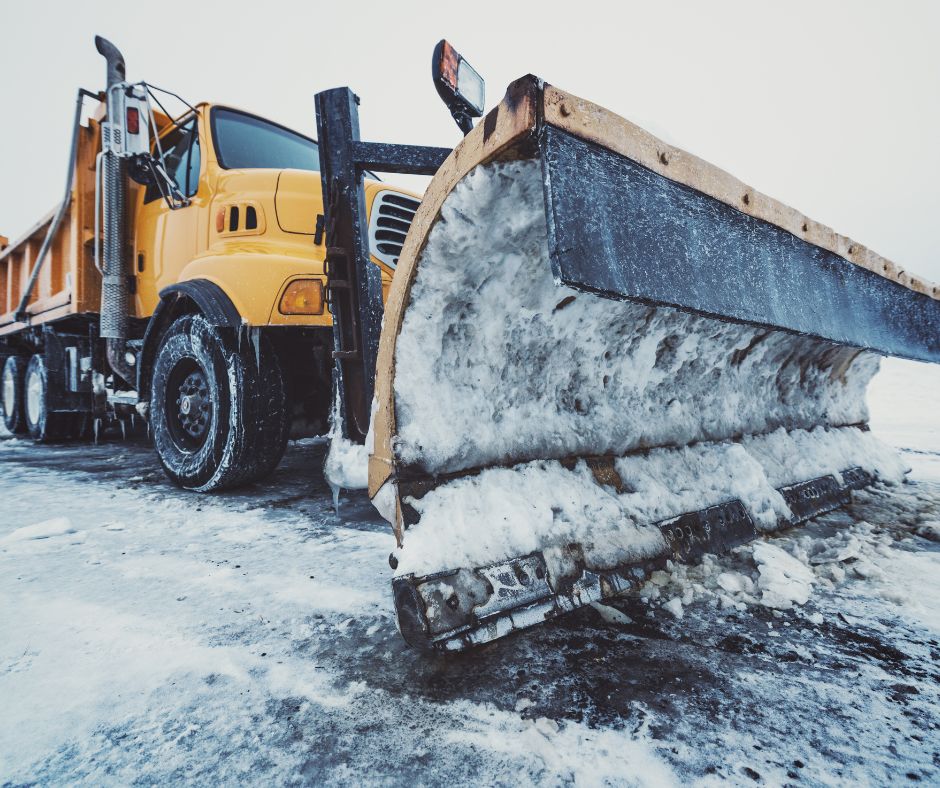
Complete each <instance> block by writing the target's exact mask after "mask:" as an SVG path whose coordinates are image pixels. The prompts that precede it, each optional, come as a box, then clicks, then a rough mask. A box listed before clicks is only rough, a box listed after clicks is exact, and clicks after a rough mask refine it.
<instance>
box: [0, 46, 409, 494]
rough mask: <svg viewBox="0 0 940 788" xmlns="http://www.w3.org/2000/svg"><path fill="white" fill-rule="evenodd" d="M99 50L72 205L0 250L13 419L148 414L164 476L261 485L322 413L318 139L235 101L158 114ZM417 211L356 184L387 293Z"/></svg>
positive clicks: (46, 428)
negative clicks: (102, 73) (99, 82)
mask: <svg viewBox="0 0 940 788" xmlns="http://www.w3.org/2000/svg"><path fill="white" fill-rule="evenodd" d="M98 45H99V50H100V51H101V52H102V54H104V55H105V56H106V57H107V58H108V75H109V86H111V87H109V90H108V92H107V93H106V94H92V93H90V92H88V91H80V92H79V95H78V99H77V106H76V117H75V126H74V140H73V144H72V155H71V160H70V164H69V176H68V184H67V188H66V195H65V199H64V201H63V203H62V204H61V205H60V206H59V208H58V210H57V211H54V212H53V213H52V214H50V215H48V216H46V217H44V218H43V219H42V220H41V221H40V222H38V223H37V224H36V225H35V226H34V227H33V228H32V229H31V230H29V232H27V233H26V235H25V236H24V237H22V238H21V239H19V240H17V241H15V242H13V243H12V244H9V245H6V244H5V243H4V246H3V248H2V251H0V353H2V355H3V356H4V357H5V360H4V363H3V373H2V374H3V378H2V383H3V389H2V393H3V412H4V416H5V422H6V426H7V428H8V429H9V430H11V431H12V432H14V433H27V432H28V433H29V434H30V435H31V436H32V437H33V438H34V439H36V440H40V441H52V440H61V439H67V438H78V437H82V436H87V435H88V434H89V432H90V431H91V430H92V429H93V428H94V425H95V424H96V423H101V422H102V421H103V420H107V419H110V418H115V417H122V416H127V415H128V414H135V413H136V412H140V413H142V414H143V415H144V416H146V417H147V419H148V421H149V423H150V425H151V430H152V436H153V440H154V443H155V446H156V448H157V452H158V454H159V456H160V460H161V462H162V463H163V466H164V468H165V469H166V471H167V473H168V474H169V475H170V477H171V478H172V479H173V480H174V481H175V482H177V483H179V484H181V485H183V486H185V487H189V488H193V489H199V490H212V489H219V488H222V487H227V486H232V485H233V484H237V483H243V482H247V481H250V480H252V479H256V478H259V477H260V476H262V475H264V474H265V473H266V472H268V471H270V470H271V469H272V468H273V467H274V466H275V465H276V464H277V462H278V461H279V459H280V457H281V455H282V453H283V451H284V447H285V443H286V440H287V438H288V434H289V430H290V429H291V427H292V425H293V427H294V429H295V430H298V429H306V430H308V431H315V432H322V431H324V429H325V427H326V422H327V416H328V413H329V403H330V399H331V383H330V380H331V367H332V359H331V352H332V349H333V333H332V332H333V329H332V317H331V315H330V313H329V310H328V309H327V306H326V300H325V272H324V260H325V257H326V247H325V243H324V237H325V236H324V229H323V208H322V197H321V194H322V192H321V186H320V175H319V169H320V165H319V158H318V150H317V143H316V142H315V141H314V140H312V139H310V138H308V137H305V136H303V135H301V134H298V133H296V132H294V131H291V130H290V129H287V128H284V127H283V126H280V125H278V124H276V123H273V122H271V121H268V120H265V119H263V118H260V117H257V116H255V115H252V114H250V113H247V112H243V111H241V110H237V109H234V108H231V107H224V106H218V105H213V104H197V105H195V106H193V107H191V108H189V109H188V110H187V111H186V112H184V113H183V114H182V115H181V116H180V117H175V118H170V117H169V116H168V115H166V114H164V113H162V112H160V111H159V110H154V109H151V106H150V105H151V101H148V100H147V99H148V98H149V97H148V95H147V93H148V90H149V87H147V86H137V87H130V86H128V85H127V83H125V82H124V73H123V71H124V65H123V59H122V58H121V56H120V54H119V53H118V52H117V51H116V50H115V49H114V48H113V47H111V46H110V45H109V44H108V43H107V42H106V41H104V40H101V39H99V41H98ZM115 85H117V86H120V87H118V88H117V89H114V87H113V86H115ZM109 106H110V110H111V111H110V112H109ZM83 109H84V111H85V113H86V114H87V113H88V111H89V110H90V113H91V117H90V118H89V119H87V122H85V123H82V122H81V119H82V112H83ZM118 136H123V137H124V140H123V145H118V144H115V145H114V150H111V149H109V144H110V143H111V141H112V139H113V138H115V137H118ZM135 136H137V137H141V138H142V140H143V141H142V143H137V145H136V148H135V141H134V140H133V138H134V137H135ZM135 150H136V151H137V153H136V154H135V153H134V151H135ZM417 207H418V201H417V200H416V199H414V197H413V196H411V195H409V194H407V193H404V192H401V191H397V190H394V189H391V188H389V187H387V186H385V185H383V184H381V183H378V182H376V181H368V182H367V183H366V186H365V209H366V211H367V212H368V213H369V215H370V216H371V217H372V219H373V221H372V224H371V225H370V228H369V230H370V233H371V239H372V249H373V251H372V255H371V259H372V262H373V263H374V264H375V267H376V271H377V272H381V282H382V287H383V289H387V287H388V284H389V282H390V280H391V276H392V273H393V271H394V267H395V263H396V260H397V256H398V253H399V252H400V249H401V245H402V243H403V241H404V238H405V234H406V232H407V230H408V225H409V223H410V220H411V217H412V216H413V215H414V212H415V210H416V209H417Z"/></svg>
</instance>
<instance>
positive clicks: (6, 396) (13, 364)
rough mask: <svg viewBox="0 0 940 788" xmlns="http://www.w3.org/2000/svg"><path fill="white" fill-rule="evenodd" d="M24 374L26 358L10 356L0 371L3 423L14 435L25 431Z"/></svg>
mask: <svg viewBox="0 0 940 788" xmlns="http://www.w3.org/2000/svg"><path fill="white" fill-rule="evenodd" d="M25 376H26V359H24V358H23V357H22V356H10V357H9V358H7V360H6V361H5V362H4V364H3V372H2V373H0V407H2V408H3V424H4V426H5V427H6V428H7V429H8V430H9V431H10V432H12V433H13V434H14V435H22V434H23V433H25V432H26V409H25V407H24V405H23V392H24V389H23V378H24V377H25Z"/></svg>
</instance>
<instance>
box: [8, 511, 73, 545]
mask: <svg viewBox="0 0 940 788" xmlns="http://www.w3.org/2000/svg"><path fill="white" fill-rule="evenodd" d="M74 533H75V529H74V528H73V527H72V521H71V520H69V518H68V517H53V518H52V519H51V520H43V521H42V522H41V523H34V524H33V525H26V526H23V527H22V528H17V529H16V530H15V531H11V532H10V533H8V534H7V535H6V536H4V537H3V538H2V539H0V543H2V544H10V543H13V542H25V541H29V540H31V539H49V538H50V537H52V536H62V535H63V534H74Z"/></svg>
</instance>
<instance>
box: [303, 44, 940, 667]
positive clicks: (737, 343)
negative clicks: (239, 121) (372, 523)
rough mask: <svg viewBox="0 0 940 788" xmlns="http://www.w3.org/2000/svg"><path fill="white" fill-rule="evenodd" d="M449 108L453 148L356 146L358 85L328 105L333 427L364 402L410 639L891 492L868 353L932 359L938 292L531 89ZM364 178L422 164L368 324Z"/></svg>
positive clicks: (418, 640) (552, 94)
mask: <svg viewBox="0 0 940 788" xmlns="http://www.w3.org/2000/svg"><path fill="white" fill-rule="evenodd" d="M457 57H458V58H459V56H457ZM457 65H458V69H452V71H453V72H454V76H453V79H452V82H453V83H455V84H456V83H458V82H459V79H458V77H457V76H456V74H457V71H459V60H458V61H457ZM438 73H440V72H438ZM474 74H475V72H474ZM464 77H465V79H471V78H472V75H471V74H470V73H469V72H468V71H467V69H464ZM467 92H470V91H467ZM481 109H482V107H481ZM453 114H454V116H455V119H457V121H458V123H459V124H460V125H461V128H463V129H464V130H465V131H467V135H466V137H465V138H464V140H463V141H462V142H461V144H460V145H458V146H457V147H456V148H455V149H454V151H453V152H448V151H446V150H440V149H428V148H413V147H410V146H386V145H380V144H376V143H363V142H361V141H360V140H359V135H358V123H357V118H356V99H355V97H354V96H353V95H352V93H351V92H350V91H348V90H347V89H345V88H344V89H339V90H333V91H327V92H325V93H321V94H318V96H317V123H318V130H319V134H320V145H321V149H322V152H321V156H322V158H323V162H322V165H321V166H322V170H323V196H324V206H325V211H326V221H327V228H328V241H327V243H328V246H329V250H328V277H329V282H330V284H329V285H328V292H329V294H330V306H331V309H332V310H333V315H334V335H335V341H336V351H335V353H334V355H335V357H336V359H337V366H338V368H339V371H340V375H339V376H337V377H338V379H339V394H340V395H341V397H342V402H343V406H344V409H345V412H344V415H345V419H344V426H345V428H346V430H347V435H348V437H350V438H354V439H358V440H360V441H362V440H363V439H364V438H365V435H366V433H367V431H368V430H369V417H370V410H371V409H372V408H373V407H374V409H375V413H374V423H373V429H374V447H373V448H372V450H371V455H370V460H369V495H370V497H371V498H372V500H373V502H374V503H376V506H377V507H378V508H379V510H380V511H381V512H382V513H383V515H384V516H386V517H387V519H389V520H390V521H391V524H392V527H393V529H394V531H395V535H396V538H397V542H398V549H397V550H396V553H395V554H394V556H393V559H394V560H393V561H392V564H393V568H395V569H396V575H395V578H394V580H393V591H394V595H395V606H396V610H397V614H398V623H399V628H400V630H401V632H402V635H403V636H404V638H405V639H406V640H407V641H408V642H409V643H410V644H412V645H413V646H416V647H419V648H425V649H435V650H441V651H459V650H462V649H465V648H468V647H471V646H474V645H478V644H481V643H486V642H488V641H492V640H494V639H496V638H499V637H502V636H503V635H506V634H508V633H510V632H513V631H515V630H519V629H523V628H525V627H529V626H533V625H535V624H538V623H541V622H544V621H546V620H549V619H552V618H554V617H556V616H558V615H561V614H563V613H566V612H569V611H571V610H573V609H575V608H577V607H580V606H582V605H586V604H589V603H591V602H595V601H599V600H602V599H606V598H609V597H613V596H616V595H618V594H623V593H627V592H636V591H637V590H638V589H639V588H640V587H641V586H642V584H643V582H644V580H645V578H647V577H648V576H649V574H650V572H652V571H654V570H656V569H661V568H663V567H665V566H666V564H667V561H669V560H670V559H673V560H682V561H688V560H697V559H699V558H701V557H702V556H703V555H704V554H706V553H717V552H721V551H724V550H728V549H731V548H733V547H734V546H736V545H739V544H742V543H744V542H746V541H748V540H752V539H755V538H757V537H760V536H764V535H768V534H772V533H774V532H775V531H777V530H779V529H781V528H786V527H790V526H793V525H796V524H798V523H801V522H804V521H805V520H807V519H810V518H813V517H816V516H818V515H819V514H822V513H824V512H827V511H830V510H832V509H834V508H836V507H838V506H841V505H843V504H845V503H846V502H848V501H849V499H850V495H851V492H852V491H853V490H857V489H860V488H862V487H865V486H867V485H869V484H871V483H873V482H876V481H885V482H889V483H890V482H895V481H899V480H900V479H902V478H903V472H904V471H903V463H901V461H900V460H899V459H898V458H897V455H896V454H895V453H893V451H891V450H890V449H888V448H887V447H884V446H883V444H880V443H879V442H878V441H877V439H875V438H874V437H873V436H872V435H871V434H870V432H869V431H868V428H867V420H868V413H867V406H866V403H865V389H866V386H867V384H868V382H869V381H870V380H871V378H872V377H873V376H874V374H875V373H876V372H877V369H878V363H879V358H880V357H881V356H883V355H893V356H899V357H904V358H908V359H915V360H921V361H928V362H934V363H940V287H937V286H935V285H933V284H931V283H929V282H925V281H923V280H921V279H919V278H917V277H915V276H913V275H911V274H909V273H907V272H905V271H903V270H902V269H900V268H899V267H898V266H896V265H895V264H894V263H892V262H890V261H889V260H886V259H885V258H883V257H881V256H880V255H877V254H876V253H874V252H873V251H871V250H869V249H867V248H865V247H864V246H863V245H861V244H859V243H856V242H854V241H852V240H851V239H849V238H846V237H845V236H842V235H839V234H837V233H835V232H834V231H832V230H831V229H830V228H828V227H825V226H823V225H821V224H819V223H817V222H814V221H812V220H811V219H809V218H808V217H806V216H804V215H803V214H801V213H799V212H798V211H796V210H794V209H792V208H789V207H787V206H785V205H783V204H782V203H779V202H778V201H776V200H774V199H772V198H770V197H768V196H766V195H763V194H761V193H760V192H758V191H756V190H754V189H753V188H751V187H749V186H747V185H746V184H743V183H741V182H740V181H738V180H737V179H735V178H734V177H732V176H731V175H729V174H728V173H725V172H723V171H722V170H719V169H718V168H717V167H714V166H713V165H711V164H709V163H707V162H704V161H702V160H700V159H698V158H696V157H694V156H692V155H690V154H688V153H686V152H684V151H682V150H680V149H678V148H675V147H673V146H670V145H668V144H666V143H664V142H662V141H661V140H658V139H657V138H655V137H653V136H652V135H651V134H649V133H647V132H645V131H644V130H643V129H641V128H639V127H637V126H635V125H634V124H632V123H630V122H629V121H626V120H625V119H623V118H620V117H618V116H617V115H615V114H614V113H612V112H610V111H608V110H606V109H604V108H603V107H600V106H598V105H595V104H592V103H591V102H589V101H586V100H584V99H581V98H579V97H577V96H574V95H572V94H569V93H566V92H564V91H562V90H560V89H558V88H555V87H554V86H552V85H548V84H546V83H544V82H543V81H542V80H540V79H538V78H536V77H533V76H531V75H530V76H526V77H523V78H521V79H519V80H517V81H516V82H514V83H512V84H511V85H510V86H509V88H508V89H507V92H506V95H505V97H504V99H503V100H502V102H501V103H500V104H499V105H498V106H496V107H495V108H493V109H492V110H491V111H490V112H489V113H487V115H486V117H485V118H484V120H483V121H482V122H481V123H480V124H478V125H477V126H476V127H475V128H473V129H472V130H470V129H469V128H468V126H469V124H468V123H467V122H465V119H463V118H462V115H461V111H460V109H459V107H458V110H457V111H455V112H453ZM369 168H371V169H382V170H384V171H391V172H409V173H431V172H435V171H436V173H435V177H434V178H433V180H432V182H431V183H430V185H429V186H428V188H427V190H426V192H425V194H424V197H423V199H422V201H421V204H420V206H419V208H418V211H417V213H416V214H415V217H414V220H413V221H412V223H411V227H410V230H409V232H408V235H407V238H406V240H405V243H404V246H403V248H402V251H401V254H400V256H399V261H398V265H397V268H396V272H395V276H394V278H393V280H392V285H391V290H390V292H389V295H388V301H387V304H386V306H385V310H384V322H383V309H382V298H381V281H380V278H379V276H380V274H379V270H378V268H377V267H376V266H373V265H370V264H369V262H368V242H367V233H366V217H365V209H364V198H363V192H362V172H363V170H364V169H369ZM373 396H374V405H373V404H372V403H373Z"/></svg>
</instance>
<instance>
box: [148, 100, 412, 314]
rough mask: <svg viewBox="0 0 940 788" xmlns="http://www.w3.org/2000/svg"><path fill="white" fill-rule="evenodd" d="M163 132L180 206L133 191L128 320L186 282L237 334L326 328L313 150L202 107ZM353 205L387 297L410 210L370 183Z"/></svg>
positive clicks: (263, 125)
mask: <svg viewBox="0 0 940 788" xmlns="http://www.w3.org/2000/svg"><path fill="white" fill-rule="evenodd" d="M164 125H165V126H166V127H167V128H168V130H167V131H166V132H165V133H164V134H163V135H162V136H161V137H160V142H159V144H160V147H161V148H162V151H163V155H164V156H165V159H166V162H167V170H168V172H169V174H170V175H171V176H172V177H173V178H174V180H175V181H176V184H177V186H178V187H179V190H180V192H181V193H182V194H183V196H184V197H185V198H186V199H187V200H188V201H189V204H188V205H185V206H183V207H179V208H175V209H173V208H171V207H170V206H169V205H168V204H167V202H166V201H165V200H164V199H163V196H162V194H161V192H160V190H159V189H158V188H157V185H156V184H153V183H151V184H149V185H147V186H145V187H144V186H142V187H140V188H138V189H137V190H136V191H137V194H136V196H135V199H134V215H135V219H134V222H133V226H134V256H133V259H134V265H135V270H134V276H135V278H136V280H137V281H136V288H135V289H136V293H135V296H136V297H135V314H136V316H137V317H139V318H149V317H150V316H151V315H153V313H154V310H155V309H156V308H157V306H158V304H159V302H160V293H161V291H163V290H164V289H165V288H167V287H169V286H171V285H174V284H176V283H179V282H184V281H190V280H196V279H198V280H205V281H209V282H212V283H214V284H215V285H217V286H218V287H219V288H220V289H221V290H222V291H223V292H224V293H225V295H226V296H227V297H228V298H229V299H230V300H231V302H232V304H233V305H234V307H235V308H236V310H237V311H238V314H239V315H240V316H241V318H242V320H243V322H244V323H245V324H247V325H249V326H257V327H260V326H278V327H284V326H320V327H324V328H330V327H331V326H332V318H331V316H330V314H329V310H328V308H327V306H326V304H325V299H324V297H323V296H324V285H325V272H324V260H325V257H326V246H325V232H324V228H323V224H322V222H323V214H324V211H323V199H322V192H321V186H320V173H319V154H318V149H317V143H316V141H315V140H313V139H310V138H309V137H306V136H303V135H301V134H299V133H297V132H295V131H292V130H290V129H288V128H286V127H284V126H281V125H279V124H277V123H274V122H272V121H269V120H266V119H264V118H261V117H258V116H257V115H253V114H250V113H248V112H244V111H242V110H237V109H233V108H231V107H225V106H221V105H214V104H206V103H203V104H199V105H197V106H196V107H195V111H194V112H191V113H189V115H187V116H184V117H183V118H181V119H179V120H178V121H175V122H169V120H168V119H167V121H166V123H165V124H164ZM365 194H366V209H367V211H368V212H369V214H370V227H369V231H370V246H371V252H372V254H371V257H372V262H373V263H375V264H376V265H378V266H379V267H380V269H381V271H382V284H383V292H384V293H386V294H387V291H388V286H389V284H390V283H391V279H392V275H393V274H394V271H395V265H396V263H397V260H398V254H399V253H400V251H401V246H402V244H403V243H404V239H405V235H406V234H407V231H408V227H409V225H410V223H411V219H412V218H413V216H414V212H415V210H417V207H418V200H417V199H416V198H415V197H414V196H413V195H411V194H408V193H405V192H401V191H398V190H395V189H393V188H390V187H388V186H386V185H385V184H382V183H379V182H377V181H375V180H369V181H367V182H366V187H365ZM373 214H374V215H373Z"/></svg>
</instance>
